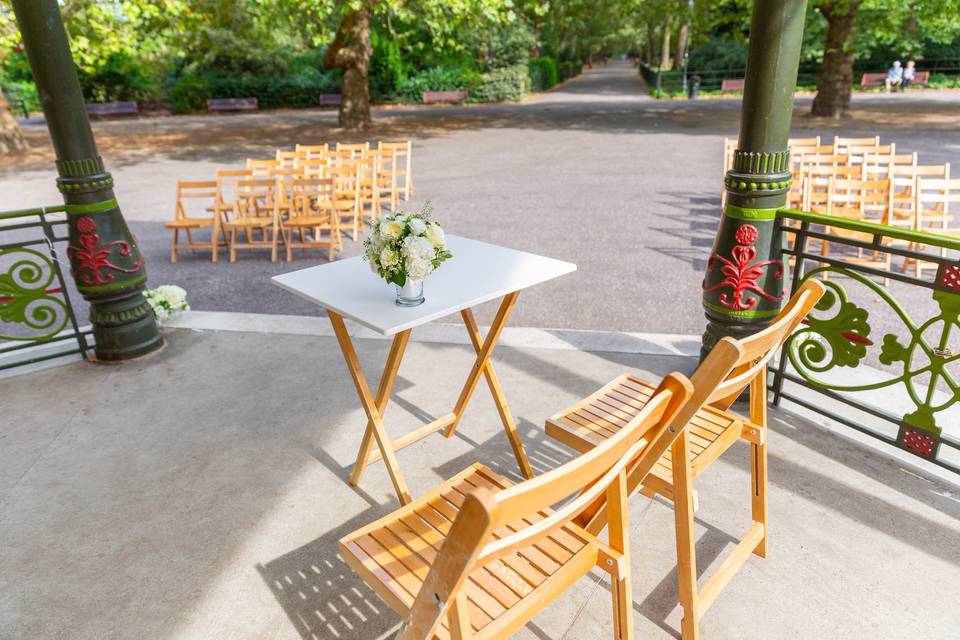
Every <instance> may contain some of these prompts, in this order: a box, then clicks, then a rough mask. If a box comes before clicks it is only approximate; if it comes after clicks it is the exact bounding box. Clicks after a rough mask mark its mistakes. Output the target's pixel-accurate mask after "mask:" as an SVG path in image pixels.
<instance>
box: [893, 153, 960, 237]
mask: <svg viewBox="0 0 960 640" xmlns="http://www.w3.org/2000/svg"><path fill="white" fill-rule="evenodd" d="M891 170H892V172H893V189H894V194H893V215H892V216H891V218H890V224H892V225H894V226H897V227H907V228H910V229H913V228H916V226H917V210H916V204H917V192H916V187H917V179H918V178H920V179H924V180H925V179H927V178H932V179H935V180H949V179H950V164H949V163H947V164H932V165H926V164H921V165H917V164H915V165H905V164H904V165H894V166H893V167H892V169H891Z"/></svg>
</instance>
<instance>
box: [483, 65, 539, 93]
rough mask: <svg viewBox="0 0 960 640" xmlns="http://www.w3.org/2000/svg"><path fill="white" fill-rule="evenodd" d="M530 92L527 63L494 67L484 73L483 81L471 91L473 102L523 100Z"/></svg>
mask: <svg viewBox="0 0 960 640" xmlns="http://www.w3.org/2000/svg"><path fill="white" fill-rule="evenodd" d="M528 93H530V72H529V70H528V69H527V65H525V64H515V65H513V66H512V67H504V68H502V69H494V70H492V71H489V72H487V73H485V74H483V81H482V82H481V83H480V85H479V86H478V87H477V88H476V89H475V90H473V91H471V92H470V100H471V101H472V102H501V101H503V100H523V99H524V98H526V97H527V94H528Z"/></svg>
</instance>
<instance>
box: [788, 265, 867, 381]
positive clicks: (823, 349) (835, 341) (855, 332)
mask: <svg viewBox="0 0 960 640" xmlns="http://www.w3.org/2000/svg"><path fill="white" fill-rule="evenodd" d="M823 284H824V286H825V287H826V291H825V292H824V294H823V297H822V298H821V299H820V302H819V303H818V304H817V306H816V311H819V312H827V311H830V310H831V309H835V312H834V313H833V314H832V315H830V316H829V317H826V318H817V317H815V315H814V314H812V313H811V314H810V315H809V316H808V317H807V323H808V328H805V329H802V330H800V331H799V332H797V335H795V336H794V339H793V341H792V350H791V354H795V356H796V359H797V360H798V363H794V366H795V367H796V368H797V370H798V371H800V372H801V375H803V373H802V372H804V371H813V372H816V373H823V372H824V371H828V370H830V369H832V368H834V367H856V366H857V365H859V364H860V361H861V360H863V358H864V357H865V356H866V355H867V345H869V344H870V340H869V336H870V325H869V323H867V317H868V316H869V313H868V312H867V310H866V309H864V308H862V307H859V306H857V305H856V304H854V303H852V302H850V301H849V300H848V299H847V292H846V291H844V289H843V287H841V286H840V285H839V284H837V283H836V282H833V281H830V280H826V281H824V282H823ZM825 343H826V344H825ZM798 364H799V365H802V366H798Z"/></svg>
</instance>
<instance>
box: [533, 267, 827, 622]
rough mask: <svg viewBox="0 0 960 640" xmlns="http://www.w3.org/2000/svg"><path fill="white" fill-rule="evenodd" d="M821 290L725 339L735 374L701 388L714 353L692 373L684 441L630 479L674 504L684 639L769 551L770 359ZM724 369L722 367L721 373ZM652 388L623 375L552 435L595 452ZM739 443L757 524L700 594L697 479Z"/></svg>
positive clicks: (590, 525) (554, 425)
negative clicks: (739, 336) (740, 403)
mask: <svg viewBox="0 0 960 640" xmlns="http://www.w3.org/2000/svg"><path fill="white" fill-rule="evenodd" d="M823 292H824V287H823V285H822V284H821V283H820V282H818V281H816V280H812V279H811V280H807V281H806V282H804V283H803V285H801V287H800V288H799V289H798V290H797V291H796V293H794V295H793V297H792V298H791V299H790V301H789V302H787V304H786V306H785V307H784V308H783V310H782V311H781V312H780V313H779V315H777V317H776V318H775V319H774V321H773V323H772V324H771V325H770V326H769V327H767V328H766V329H764V330H762V331H760V332H759V333H756V334H754V335H752V336H750V337H748V338H745V339H743V340H733V339H732V338H725V339H724V340H722V341H721V342H720V343H718V344H717V346H716V347H714V349H713V351H716V350H717V349H723V350H724V351H725V352H726V350H728V349H730V348H731V346H733V347H734V349H735V354H736V357H735V358H734V359H733V360H734V364H733V365H732V366H731V368H730V369H727V370H726V371H727V372H729V375H728V374H727V373H723V374H722V375H723V376H724V378H725V379H724V381H723V382H722V383H720V384H719V385H717V386H713V387H711V385H710V384H704V385H701V384H698V382H699V380H701V379H704V378H706V379H709V378H710V377H711V376H712V375H713V374H714V371H708V370H705V371H703V372H701V370H702V369H705V368H706V367H707V365H708V364H711V363H712V361H711V358H712V357H713V351H711V353H710V355H709V356H708V357H707V359H706V360H704V362H703V364H701V365H700V367H698V369H697V371H696V372H695V373H694V375H693V384H694V388H695V389H696V390H697V391H699V390H700V389H705V390H706V393H705V394H703V397H698V396H697V391H695V394H694V401H693V402H691V404H690V405H689V406H690V407H692V408H694V409H695V411H694V412H693V413H692V414H690V415H688V416H686V417H687V419H688V422H687V423H686V427H685V428H681V429H680V436H679V437H678V438H677V440H676V441H675V442H674V444H673V446H672V450H671V452H670V454H666V453H664V455H663V456H662V457H661V458H660V459H659V460H658V461H657V463H656V465H655V466H654V467H653V469H652V471H651V472H650V473H649V475H646V476H645V477H639V478H638V477H636V476H634V475H630V476H629V477H628V478H627V487H626V489H627V492H628V493H633V491H634V490H635V489H638V488H642V491H643V492H644V493H645V494H647V495H654V494H658V493H659V494H660V495H662V496H664V497H665V498H667V499H670V500H673V502H674V511H675V517H676V527H677V532H676V533H677V574H678V579H679V591H680V604H681V606H682V607H683V620H682V622H681V628H682V633H683V638H684V640H694V639H695V638H698V637H699V621H700V618H701V617H702V616H703V614H704V613H705V612H706V610H707V609H708V608H709V607H710V605H711V604H713V602H714V601H715V600H716V598H717V596H719V595H720V592H721V591H722V589H723V587H724V586H726V584H727V583H728V582H729V581H730V579H731V578H732V577H733V576H734V575H735V574H736V572H737V570H738V569H739V568H740V566H741V565H742V564H743V563H744V562H745V561H746V559H747V558H748V557H749V556H750V554H751V553H753V554H756V555H758V556H760V557H765V556H766V554H767V533H768V530H767V362H768V361H769V360H770V358H772V357H773V355H774V354H775V353H776V352H777V351H778V350H779V349H780V347H781V346H782V345H783V343H784V342H785V341H786V340H787V338H789V336H790V334H791V332H792V331H793V330H794V329H795V328H796V327H797V326H798V325H799V324H800V322H801V321H803V319H804V317H805V316H806V315H807V313H808V312H809V311H810V310H811V309H812V308H813V307H814V305H816V304H817V302H818V301H819V300H820V297H821V296H822V295H823ZM723 368H724V367H717V369H718V370H721V371H722V370H723ZM747 387H749V389H750V412H749V418H744V417H741V416H739V415H737V414H735V413H732V412H731V411H729V408H730V406H731V405H732V404H733V403H734V402H735V401H736V399H737V398H738V397H739V396H740V394H741V393H742V392H743V390H744V389H746V388H747ZM654 389H655V387H654V385H652V384H650V383H649V382H646V381H644V380H643V379H641V378H639V377H636V376H634V375H631V374H624V375H622V376H620V377H619V378H616V379H615V380H613V381H612V382H610V383H609V384H607V385H606V386H605V387H603V388H602V389H600V390H599V391H597V392H596V393H594V394H593V395H591V396H590V397H588V398H586V399H585V400H582V401H580V402H578V403H576V404H574V405H573V406H571V407H569V408H567V409H566V410H564V411H562V412H560V413H558V414H557V415H555V416H553V417H552V418H550V419H549V420H547V424H546V431H547V434H548V435H550V436H552V437H554V438H556V439H557V440H559V441H560V442H563V443H564V444H566V445H568V446H570V447H572V448H574V449H576V450H577V451H582V452H590V451H593V450H595V448H596V447H599V446H602V445H603V444H604V443H606V442H608V441H609V440H610V439H611V438H614V437H617V436H618V435H619V434H620V432H621V431H622V429H623V428H624V427H625V426H626V425H628V424H631V422H632V421H633V420H634V419H635V416H636V415H638V412H642V411H643V410H644V409H645V408H646V405H647V403H648V402H650V399H651V398H652V397H654V395H653V393H654ZM703 405H705V406H703ZM701 406H703V408H702V409H701V408H700V407H701ZM741 439H742V440H746V441H747V442H748V443H749V445H750V476H751V485H752V489H751V511H752V519H753V525H752V526H751V527H750V529H749V530H748V532H747V534H746V535H745V536H744V537H743V538H742V539H741V540H740V542H739V543H738V544H737V546H736V547H735V548H734V550H733V551H732V552H731V554H730V555H729V556H728V557H727V558H726V560H724V561H723V563H722V564H721V565H720V567H719V568H718V569H717V571H716V572H715V573H714V574H713V575H712V576H711V577H710V578H708V579H707V580H706V582H705V583H704V585H703V588H700V589H698V587H697V562H696V548H695V537H694V531H693V509H694V494H693V486H692V484H693V480H694V479H695V478H697V477H698V476H700V475H701V474H702V473H703V472H704V471H705V470H706V469H707V468H708V467H709V466H710V465H711V464H713V463H714V462H715V461H716V460H717V459H718V458H719V457H720V456H721V455H722V454H723V453H724V452H725V451H726V450H727V449H729V448H730V447H731V446H733V444H734V443H735V442H737V441H738V440H741ZM641 471H643V469H641ZM601 506H602V505H601ZM583 515H584V516H586V518H581V519H580V520H579V521H578V523H579V524H581V526H584V528H585V529H586V530H587V531H589V532H590V533H594V534H597V533H599V531H600V530H601V529H602V528H603V525H604V518H602V517H598V516H599V515H602V508H601V509H597V510H596V511H595V512H594V513H590V512H585V513H584V514H583Z"/></svg>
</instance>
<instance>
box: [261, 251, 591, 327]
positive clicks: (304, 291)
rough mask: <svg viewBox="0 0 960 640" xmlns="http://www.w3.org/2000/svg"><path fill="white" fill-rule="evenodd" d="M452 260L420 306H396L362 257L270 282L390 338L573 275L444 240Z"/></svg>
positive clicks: (524, 257)
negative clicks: (468, 309)
mask: <svg viewBox="0 0 960 640" xmlns="http://www.w3.org/2000/svg"><path fill="white" fill-rule="evenodd" d="M447 247H448V248H449V249H450V252H451V253H453V257H452V258H450V259H449V260H447V261H446V262H444V263H443V264H441V265H440V266H439V267H438V268H437V270H436V271H434V272H433V273H432V274H430V276H429V277H427V279H426V280H425V281H424V296H425V297H426V301H425V302H424V303H423V304H421V305H420V306H418V307H400V306H397V305H396V304H395V303H394V300H395V298H396V293H395V288H394V286H393V285H392V284H387V283H386V282H385V281H384V280H383V279H382V278H381V277H379V276H378V275H377V274H375V273H373V271H372V270H371V269H370V265H369V264H368V263H367V262H365V261H364V260H363V258H362V257H360V256H357V257H354V258H347V259H346V260H338V261H336V262H330V263H328V264H322V265H319V266H316V267H309V268H307V269H301V270H299V271H292V272H290V273H284V274H281V275H279V276H274V277H273V278H272V280H273V283H274V284H276V285H278V286H280V287H282V288H284V289H286V290H287V291H291V292H293V293H295V294H297V295H298V296H300V297H302V298H306V299H307V300H310V301H311V302H315V303H317V304H318V305H320V306H322V307H325V308H327V309H331V310H333V311H335V312H336V313H338V314H340V315H341V316H343V317H344V318H350V319H351V320H353V321H355V322H358V323H360V324H362V325H364V326H366V327H369V328H371V329H373V330H374V331H377V332H379V333H382V334H383V335H386V336H390V335H393V334H395V333H399V332H400V331H404V330H406V329H412V328H413V327H416V326H419V325H422V324H426V323H427V322H431V321H433V320H436V319H438V318H442V317H444V316H447V315H450V314H452V313H456V312H458V311H462V310H463V309H467V308H470V307H474V306H476V305H478V304H480V303H483V302H487V301H488V300H493V299H495V298H499V297H502V296H505V295H506V294H508V293H513V292H514V291H520V290H521V289H526V288H527V287H531V286H533V285H535V284H540V283H541V282H546V281H547V280H552V279H553V278H557V277H559V276H562V275H565V274H567V273H571V272H573V271H576V269H577V265H575V264H573V263H571V262H564V261H562V260H554V259H553V258H546V257H544V256H538V255H536V254H533V253H527V252H525V251H517V250H515V249H508V248H506V247H501V246H498V245H494V244H488V243H486V242H479V241H477V240H470V239H468V238H461V237H459V236H453V235H448V236H447Z"/></svg>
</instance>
